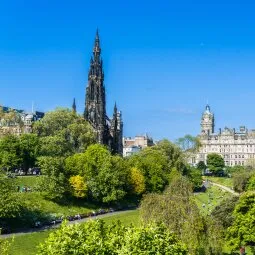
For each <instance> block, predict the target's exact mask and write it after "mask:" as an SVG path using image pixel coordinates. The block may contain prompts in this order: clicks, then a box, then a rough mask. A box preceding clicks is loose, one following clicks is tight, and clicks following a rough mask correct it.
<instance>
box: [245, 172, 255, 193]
mask: <svg viewBox="0 0 255 255" xmlns="http://www.w3.org/2000/svg"><path fill="white" fill-rule="evenodd" d="M245 189H246V190H253V191H255V174H253V175H251V177H250V178H249V181H248V183H247V184H246V188H245Z"/></svg>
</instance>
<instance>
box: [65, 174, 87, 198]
mask: <svg viewBox="0 0 255 255" xmlns="http://www.w3.org/2000/svg"><path fill="white" fill-rule="evenodd" d="M69 183H70V185H71V187H72V193H73V195H74V196H75V197H77V198H84V197H86V195H87V190H88V188H87V185H86V183H85V180H84V178H83V177H81V176H80V175H75V176H72V177H70V179H69Z"/></svg>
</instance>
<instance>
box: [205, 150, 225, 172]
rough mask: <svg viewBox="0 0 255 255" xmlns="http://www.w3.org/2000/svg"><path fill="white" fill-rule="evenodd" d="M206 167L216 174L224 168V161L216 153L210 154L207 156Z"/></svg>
mask: <svg viewBox="0 0 255 255" xmlns="http://www.w3.org/2000/svg"><path fill="white" fill-rule="evenodd" d="M207 166H208V168H209V170H210V171H212V172H213V173H214V174H217V173H218V172H219V171H222V170H223V168H224V167H225V163H224V159H223V158H222V157H221V156H220V155H219V154H217V153H210V154H208V155H207Z"/></svg>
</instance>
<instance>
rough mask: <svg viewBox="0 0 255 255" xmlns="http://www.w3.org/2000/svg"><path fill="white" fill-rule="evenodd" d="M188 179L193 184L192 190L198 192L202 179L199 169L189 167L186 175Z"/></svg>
mask: <svg viewBox="0 0 255 255" xmlns="http://www.w3.org/2000/svg"><path fill="white" fill-rule="evenodd" d="M187 177H188V179H189V180H190V182H191V183H192V184H193V190H199V189H200V188H201V186H202V183H203V179H202V173H201V171H200V169H197V168H195V167H190V168H189V171H188V174H187Z"/></svg>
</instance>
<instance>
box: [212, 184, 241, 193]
mask: <svg viewBox="0 0 255 255" xmlns="http://www.w3.org/2000/svg"><path fill="white" fill-rule="evenodd" d="M210 183H211V184H212V185H214V186H217V187H219V188H221V189H223V190H225V191H227V192H229V193H231V194H233V195H234V196H240V194H239V193H237V192H235V191H234V190H232V189H230V188H229V187H226V186H224V185H221V184H219V183H216V182H211V181H210Z"/></svg>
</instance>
